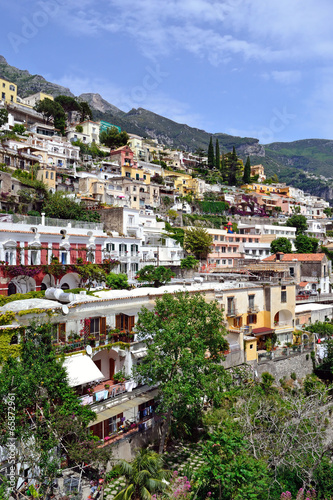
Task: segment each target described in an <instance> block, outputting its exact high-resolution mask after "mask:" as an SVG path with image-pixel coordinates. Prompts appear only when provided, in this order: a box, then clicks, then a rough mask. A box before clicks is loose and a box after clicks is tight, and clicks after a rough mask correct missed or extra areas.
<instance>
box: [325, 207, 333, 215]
mask: <svg viewBox="0 0 333 500" xmlns="http://www.w3.org/2000/svg"><path fill="white" fill-rule="evenodd" d="M323 212H324V214H325V215H327V217H332V207H326V208H324V210H323Z"/></svg>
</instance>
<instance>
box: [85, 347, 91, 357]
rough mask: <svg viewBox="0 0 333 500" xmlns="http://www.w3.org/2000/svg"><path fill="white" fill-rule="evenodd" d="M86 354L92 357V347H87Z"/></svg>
mask: <svg viewBox="0 0 333 500" xmlns="http://www.w3.org/2000/svg"><path fill="white" fill-rule="evenodd" d="M86 353H87V354H88V356H91V355H92V348H91V345H87V346H86Z"/></svg>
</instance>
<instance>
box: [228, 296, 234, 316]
mask: <svg viewBox="0 0 333 500" xmlns="http://www.w3.org/2000/svg"><path fill="white" fill-rule="evenodd" d="M227 312H228V314H234V313H235V297H228V307H227Z"/></svg>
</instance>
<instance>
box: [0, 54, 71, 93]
mask: <svg viewBox="0 0 333 500" xmlns="http://www.w3.org/2000/svg"><path fill="white" fill-rule="evenodd" d="M0 76H2V77H4V78H7V80H10V81H11V82H13V83H16V85H17V92H18V95H19V96H20V97H27V96H28V95H32V94H35V93H36V92H46V93H47V94H51V95H54V96H57V95H68V96H71V97H74V94H72V92H71V91H70V90H69V89H67V88H66V87H62V86H61V85H57V84H56V83H51V82H48V81H47V80H45V78H43V77H42V76H40V75H31V74H30V73H29V71H28V70H26V69H23V70H22V69H17V68H15V67H14V66H10V65H9V64H8V63H7V61H6V59H5V58H4V57H3V56H1V55H0Z"/></svg>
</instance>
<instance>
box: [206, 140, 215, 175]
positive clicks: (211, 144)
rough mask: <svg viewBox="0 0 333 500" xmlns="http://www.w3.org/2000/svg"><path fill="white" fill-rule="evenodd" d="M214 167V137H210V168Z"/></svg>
mask: <svg viewBox="0 0 333 500" xmlns="http://www.w3.org/2000/svg"><path fill="white" fill-rule="evenodd" d="M214 167H215V155H214V146H213V138H212V137H210V141H209V146H208V168H210V169H212V168H214Z"/></svg>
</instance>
